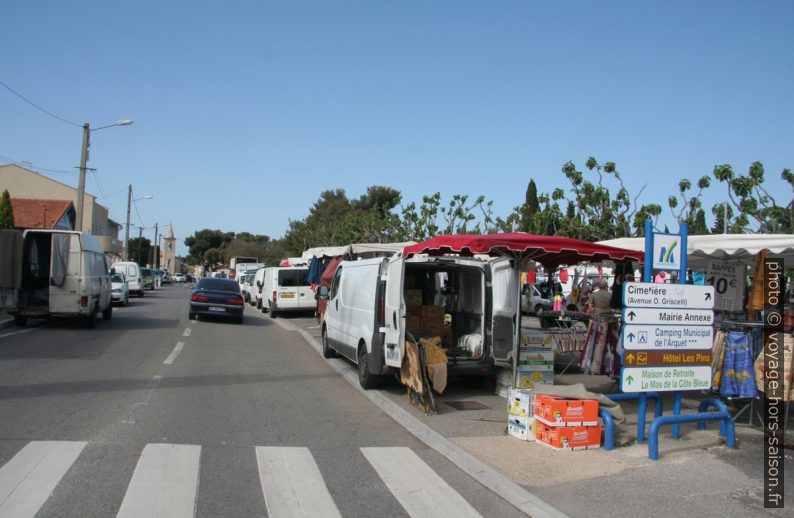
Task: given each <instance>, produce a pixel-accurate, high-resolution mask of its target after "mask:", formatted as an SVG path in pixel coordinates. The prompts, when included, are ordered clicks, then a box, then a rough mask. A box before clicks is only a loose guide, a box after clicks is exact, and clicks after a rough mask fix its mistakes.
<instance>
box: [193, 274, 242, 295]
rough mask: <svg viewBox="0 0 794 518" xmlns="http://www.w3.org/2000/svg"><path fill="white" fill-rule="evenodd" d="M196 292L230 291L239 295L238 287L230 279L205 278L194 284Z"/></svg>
mask: <svg viewBox="0 0 794 518" xmlns="http://www.w3.org/2000/svg"><path fill="white" fill-rule="evenodd" d="M196 289H197V290H212V291H231V292H234V293H240V287H239V285H238V284H237V283H236V282H235V281H233V280H231V279H219V278H217V277H216V278H213V277H205V278H204V279H201V280H200V281H199V282H198V284H196Z"/></svg>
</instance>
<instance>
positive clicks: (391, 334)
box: [382, 253, 405, 368]
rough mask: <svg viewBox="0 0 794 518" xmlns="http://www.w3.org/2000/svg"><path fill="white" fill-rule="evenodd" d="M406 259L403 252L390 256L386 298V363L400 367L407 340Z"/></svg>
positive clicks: (384, 329)
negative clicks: (405, 301) (404, 302)
mask: <svg viewBox="0 0 794 518" xmlns="http://www.w3.org/2000/svg"><path fill="white" fill-rule="evenodd" d="M404 274H405V259H403V257H402V254H401V253H400V254H396V255H394V256H392V257H390V258H389V264H388V266H387V267H386V279H382V280H385V281H386V300H385V315H384V323H385V327H384V328H383V329H382V332H383V333H384V354H383V357H384V359H385V362H386V365H388V366H389V367H397V368H399V367H400V366H401V365H402V361H403V353H404V351H403V342H404V341H405V308H404V307H403V276H404Z"/></svg>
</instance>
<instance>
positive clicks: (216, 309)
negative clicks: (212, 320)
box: [209, 306, 226, 311]
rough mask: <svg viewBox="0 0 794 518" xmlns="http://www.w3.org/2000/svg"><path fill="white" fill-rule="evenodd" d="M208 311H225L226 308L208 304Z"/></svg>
mask: <svg viewBox="0 0 794 518" xmlns="http://www.w3.org/2000/svg"><path fill="white" fill-rule="evenodd" d="M209 310H210V311H226V308H219V307H218V306H210V307H209Z"/></svg>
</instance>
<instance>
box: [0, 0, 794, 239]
mask: <svg viewBox="0 0 794 518" xmlns="http://www.w3.org/2000/svg"><path fill="white" fill-rule="evenodd" d="M647 4H648V3H647V2H585V1H582V2H545V3H540V2H530V1H515V2H507V1H505V2H481V1H470V2H467V1H459V0H456V1H452V0H450V1H430V2H428V1H419V0H417V1H400V2H396V1H395V2H381V1H339V2H331V1H316V2H300V1H296V2H262V1H250V2H231V1H230V2H201V1H190V2H149V1H139V2H125V3H121V2H100V1H94V2H88V1H86V2H57V1H49V2H25V1H21V0H9V1H6V2H3V3H2V5H0V19H2V20H3V30H2V31H0V80H2V81H3V82H5V83H6V84H8V85H9V86H10V87H12V88H14V89H15V90H16V91H18V92H20V93H21V94H22V95H24V96H26V97H27V98H29V99H30V100H32V101H33V102H35V103H37V104H39V105H40V106H42V107H44V108H46V109H47V110H49V111H51V112H53V113H55V114H57V115H59V116H60V117H63V118H65V119H68V120H70V121H74V122H76V123H80V124H82V123H83V122H89V123H91V125H92V126H94V127H97V126H101V125H104V124H108V123H112V122H115V121H116V120H119V119H124V118H130V119H134V120H135V124H134V125H133V126H130V127H123V128H109V129H105V130H100V131H97V132H95V133H93V134H92V148H91V159H90V162H89V167H93V168H97V173H96V174H97V175H98V176H99V177H100V183H101V192H100V186H98V185H97V183H96V179H95V178H94V177H93V175H90V176H89V179H88V181H87V187H88V190H89V191H90V192H92V193H95V194H98V195H100V196H102V194H103V193H104V195H107V197H106V198H104V199H103V200H102V202H103V203H104V204H106V205H108V206H109V207H110V208H111V217H113V218H114V219H116V220H117V221H120V222H123V221H124V219H125V213H126V196H125V192H124V191H125V189H126V186H127V185H128V184H129V183H132V184H133V190H134V194H135V196H136V197H138V196H143V195H147V194H151V195H153V196H154V197H155V198H154V199H153V200H147V201H140V202H138V203H137V205H138V209H139V212H140V217H141V219H142V221H143V223H144V224H145V225H146V226H152V225H153V224H154V223H155V222H158V223H160V224H161V225H162V224H166V223H168V222H173V224H174V228H175V232H176V234H177V237H178V238H179V243H180V249H179V252H180V253H184V252H185V251H186V248H185V247H184V246H183V245H182V239H183V238H184V237H186V236H188V235H190V234H192V233H193V232H194V231H195V230H198V229H201V228H205V227H210V228H220V229H222V230H225V231H236V232H238V231H248V232H253V233H263V234H268V235H270V236H273V237H279V236H281V235H282V234H283V232H284V231H285V229H286V228H287V224H288V221H289V219H290V218H292V219H297V218H302V217H304V216H305V215H306V214H307V212H308V209H309V207H310V206H311V204H312V203H313V202H314V201H315V200H316V199H317V197H318V196H319V193H320V192H321V191H322V190H324V189H331V188H337V187H341V188H344V189H345V190H346V191H347V192H348V194H349V195H350V196H358V195H360V194H361V193H363V192H364V191H365V189H366V187H367V186H368V185H373V184H380V185H389V186H392V187H395V188H397V189H399V190H401V191H402V193H403V199H404V201H406V202H408V201H418V200H419V199H420V198H421V196H422V195H423V194H430V193H433V192H435V191H440V192H442V194H444V195H445V196H446V197H449V196H451V195H452V194H456V193H464V194H471V195H477V194H484V195H486V196H487V197H488V198H490V199H493V200H494V207H495V209H496V214H497V215H501V216H505V215H507V214H508V213H509V212H510V211H511V210H512V208H513V207H514V206H516V205H518V204H520V203H521V201H522V199H523V195H524V191H525V189H526V184H527V182H528V180H529V179H530V178H535V180H536V182H537V183H538V186H539V189H540V190H542V191H546V190H551V189H553V188H554V187H558V186H564V185H565V182H564V178H563V176H562V173H561V172H560V168H561V166H562V164H563V163H564V162H566V161H568V160H572V161H574V162H575V163H576V164H577V165H578V166H580V167H581V168H583V167H584V162H585V160H586V158H587V157H588V156H589V155H593V156H595V157H596V158H598V159H599V160H601V161H607V160H612V161H615V162H617V164H618V168H619V170H620V171H622V173H623V175H624V176H625V178H626V182H627V184H628V186H629V188H630V189H631V191H632V192H633V193H635V192H636V191H638V190H639V188H641V187H642V185H644V184H646V183H647V185H648V187H647V189H646V191H645V193H644V194H643V196H642V198H641V202H657V203H662V204H665V205H666V203H665V200H666V198H667V196H668V195H669V194H671V193H672V192H673V191H674V190H675V188H676V187H675V186H676V184H677V182H678V180H679V179H680V178H685V177H686V178H691V179H693V181H694V179H696V178H699V177H700V176H702V175H704V174H709V173H711V170H712V168H713V167H714V165H715V164H718V163H729V164H732V165H733V166H734V169H735V170H736V171H739V172H746V170H747V167H748V166H749V165H750V163H752V162H753V161H755V160H759V161H761V162H763V163H764V165H765V167H766V171H767V177H768V182H769V183H770V184H771V185H772V186H773V187H774V188H775V190H776V191H777V192H779V193H780V196H781V198H783V199H791V196H792V193H791V192H790V189H787V188H786V187H785V186H784V184H783V182H782V181H781V180H780V178H779V177H780V171H781V170H782V169H783V168H794V145H792V144H793V143H794V96H792V95H791V88H792V84H794V53H792V49H794V31H792V30H791V27H792V26H794V3H792V2H787V1H780V2H771V1H770V2H725V1H720V2H656V3H654V4H653V5H647ZM80 143H81V130H80V128H77V127H74V126H70V125H68V124H65V123H62V122H59V121H57V120H55V119H52V118H50V117H48V116H47V115H45V114H43V113H41V112H39V111H37V110H35V109H34V108H33V107H31V106H30V105H28V104H26V103H24V102H23V101H21V100H20V99H19V98H17V97H16V96H14V95H13V94H11V93H10V92H8V91H7V90H5V89H2V88H0V156H2V157H8V158H12V159H14V160H19V161H29V162H32V163H33V165H34V167H42V168H52V169H59V170H66V171H73V170H74V167H75V166H76V165H78V163H79V158H80V156H79V155H80V153H79V152H80ZM5 161H6V160H3V159H2V158H0V163H3V162H5ZM53 178H56V179H58V180H61V181H64V182H66V183H71V184H72V185H76V184H77V175H76V174H53ZM724 192H725V191H724V189H723V188H722V187H720V188H715V187H712V189H710V191H709V192H708V194H707V196H706V198H705V202H706V205H707V206H708V207H710V206H711V205H712V204H713V203H715V202H717V201H721V200H722V197H723V196H724ZM132 221H133V223H135V224H138V223H139V219H138V216H137V215H136V214H135V212H134V211H133V219H132ZM670 221H672V219H671V218H670V217H669V216H668V217H667V218H666V222H668V223H669V222H670ZM663 222H665V221H664V220H663ZM146 232H147V235H148V236H149V237H150V238H152V237H153V231H150V230H147V231H146ZM132 233H134V234H135V235H137V229H133V231H132Z"/></svg>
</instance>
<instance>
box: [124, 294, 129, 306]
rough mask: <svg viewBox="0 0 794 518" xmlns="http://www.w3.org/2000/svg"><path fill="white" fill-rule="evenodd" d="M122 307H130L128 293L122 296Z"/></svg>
mask: <svg viewBox="0 0 794 518" xmlns="http://www.w3.org/2000/svg"><path fill="white" fill-rule="evenodd" d="M124 305H125V306H129V305H130V294H129V293H127V294H126V295H124Z"/></svg>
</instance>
